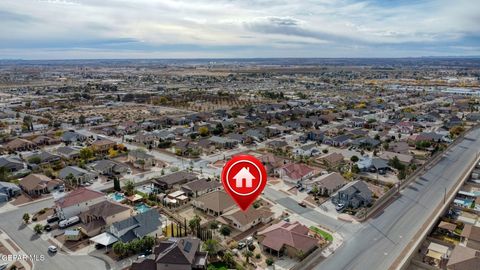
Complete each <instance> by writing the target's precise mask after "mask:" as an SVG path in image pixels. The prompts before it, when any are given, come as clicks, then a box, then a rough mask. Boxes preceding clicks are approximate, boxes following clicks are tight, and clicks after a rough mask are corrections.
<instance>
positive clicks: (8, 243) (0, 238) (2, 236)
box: [0, 230, 33, 270]
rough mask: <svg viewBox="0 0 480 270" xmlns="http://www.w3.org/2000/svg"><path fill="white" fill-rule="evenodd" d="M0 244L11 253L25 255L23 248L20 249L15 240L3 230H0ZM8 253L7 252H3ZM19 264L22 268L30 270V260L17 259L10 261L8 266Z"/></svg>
mask: <svg viewBox="0 0 480 270" xmlns="http://www.w3.org/2000/svg"><path fill="white" fill-rule="evenodd" d="M0 244H1V245H3V246H4V247H5V248H6V249H7V250H8V251H9V252H10V254H12V255H27V254H26V253H25V252H24V251H23V250H21V249H20V248H19V247H18V246H17V244H15V242H13V240H12V239H11V238H10V237H9V236H8V235H7V234H6V233H5V232H3V231H1V230H0ZM4 255H8V254H4ZM15 262H17V265H18V264H21V265H22V266H23V268H24V269H26V270H31V269H32V268H33V263H32V262H31V261H25V260H17V261H11V262H9V263H10V266H11V265H13V264H15Z"/></svg>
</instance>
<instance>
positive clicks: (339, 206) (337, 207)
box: [335, 203, 345, 212]
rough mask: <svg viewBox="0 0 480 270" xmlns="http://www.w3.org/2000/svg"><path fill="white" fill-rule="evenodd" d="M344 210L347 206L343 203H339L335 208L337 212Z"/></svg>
mask: <svg viewBox="0 0 480 270" xmlns="http://www.w3.org/2000/svg"><path fill="white" fill-rule="evenodd" d="M343 209H345V204H343V203H339V204H337V205H336V206H335V210H337V211H338V212H341V211H343Z"/></svg>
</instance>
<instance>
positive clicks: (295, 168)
mask: <svg viewBox="0 0 480 270" xmlns="http://www.w3.org/2000/svg"><path fill="white" fill-rule="evenodd" d="M282 169H283V170H284V171H285V174H286V175H287V176H288V177H290V178H291V179H299V178H302V177H304V176H305V175H307V174H309V173H311V172H313V169H312V168H310V167H308V166H307V165H305V164H302V163H290V164H287V165H285V166H283V167H282Z"/></svg>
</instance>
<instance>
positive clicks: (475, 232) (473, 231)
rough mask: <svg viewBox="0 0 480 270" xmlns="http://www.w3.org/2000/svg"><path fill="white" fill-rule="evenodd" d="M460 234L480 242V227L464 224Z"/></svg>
mask: <svg viewBox="0 0 480 270" xmlns="http://www.w3.org/2000/svg"><path fill="white" fill-rule="evenodd" d="M461 236H463V237H465V238H467V239H469V240H474V241H478V242H480V227H477V226H472V225H470V224H465V226H464V227H463V231H462V234H461Z"/></svg>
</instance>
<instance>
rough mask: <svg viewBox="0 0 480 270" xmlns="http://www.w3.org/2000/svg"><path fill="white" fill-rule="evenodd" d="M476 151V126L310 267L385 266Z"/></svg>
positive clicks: (479, 136)
mask: <svg viewBox="0 0 480 270" xmlns="http://www.w3.org/2000/svg"><path fill="white" fill-rule="evenodd" d="M479 152H480V129H477V130H474V131H471V132H470V133H469V134H468V135H467V136H466V138H465V139H464V140H463V141H462V142H461V143H459V144H458V145H456V146H454V147H453V148H452V149H451V150H450V151H449V152H448V153H447V154H446V155H445V156H444V157H443V158H442V159H441V160H440V161H439V162H438V163H437V164H436V165H435V166H433V167H432V168H430V170H428V171H427V172H426V173H425V174H423V175H421V176H420V177H419V178H418V179H417V180H416V181H414V182H412V183H411V184H410V185H409V186H408V187H407V188H405V189H404V190H402V191H401V193H400V195H399V198H398V199H396V200H395V201H393V202H392V203H391V204H390V205H389V206H387V207H386V208H385V209H384V210H383V211H382V212H381V213H379V214H377V215H376V217H374V218H371V219H370V220H369V221H367V222H366V223H364V224H363V227H362V228H360V229H359V230H358V231H357V232H356V233H354V234H353V235H352V237H350V238H346V239H345V242H344V244H343V245H342V246H341V247H340V248H339V249H337V250H336V251H335V253H334V254H332V255H331V256H329V257H328V258H327V259H326V260H324V261H323V262H322V263H321V264H319V265H317V266H316V267H315V268H314V269H322V270H330V269H331V270H339V269H359V270H363V269H369V270H374V269H380V270H384V269H388V268H389V267H390V266H391V265H392V264H393V262H394V261H395V260H396V259H397V257H398V256H399V255H400V254H401V252H402V251H403V249H404V248H405V247H406V245H407V244H408V243H409V242H410V241H413V240H414V239H413V237H414V235H415V233H416V232H417V231H419V229H420V228H421V226H422V225H423V224H424V223H425V222H426V221H427V219H428V217H429V215H430V214H431V213H432V212H433V211H434V209H435V208H436V207H437V206H438V205H440V204H441V203H443V200H444V193H445V188H446V189H447V191H449V190H451V189H452V188H453V187H454V185H455V183H457V181H458V180H459V179H460V177H461V175H462V173H463V172H464V171H465V170H466V169H467V167H468V166H470V165H471V162H473V160H474V159H475V157H476V155H477V154H478V153H479Z"/></svg>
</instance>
